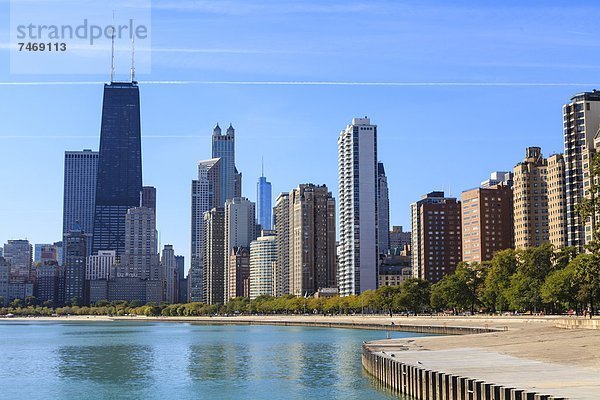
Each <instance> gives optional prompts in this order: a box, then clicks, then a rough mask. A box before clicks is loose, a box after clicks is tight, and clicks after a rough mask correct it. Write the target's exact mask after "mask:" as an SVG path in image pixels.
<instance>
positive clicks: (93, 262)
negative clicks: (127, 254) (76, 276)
mask: <svg viewBox="0 0 600 400" xmlns="http://www.w3.org/2000/svg"><path fill="white" fill-rule="evenodd" d="M116 263H117V255H116V252H115V251H114V250H100V251H99V252H98V254H93V255H91V256H88V258H87V265H86V268H85V279H86V280H87V281H95V280H98V279H109V278H110V277H111V274H112V273H111V271H113V270H114V268H115V265H116Z"/></svg>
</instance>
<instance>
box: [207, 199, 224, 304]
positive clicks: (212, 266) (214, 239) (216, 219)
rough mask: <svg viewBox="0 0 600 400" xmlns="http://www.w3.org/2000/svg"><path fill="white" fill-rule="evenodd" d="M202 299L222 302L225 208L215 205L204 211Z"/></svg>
mask: <svg viewBox="0 0 600 400" xmlns="http://www.w3.org/2000/svg"><path fill="white" fill-rule="evenodd" d="M204 241H205V244H204V246H203V247H204V255H203V257H202V259H203V263H204V265H203V270H204V285H203V286H204V293H205V295H204V297H205V299H204V301H205V302H206V303H207V304H223V300H224V297H225V296H224V293H223V290H224V289H225V284H224V274H225V265H224V263H225V254H227V255H229V253H226V252H225V247H224V245H225V210H224V209H223V208H222V207H216V208H213V209H212V210H210V211H208V212H206V213H204Z"/></svg>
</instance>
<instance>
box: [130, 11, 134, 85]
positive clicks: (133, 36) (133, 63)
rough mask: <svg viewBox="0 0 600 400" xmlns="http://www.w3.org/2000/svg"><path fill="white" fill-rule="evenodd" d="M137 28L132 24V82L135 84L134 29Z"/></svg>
mask: <svg viewBox="0 0 600 400" xmlns="http://www.w3.org/2000/svg"><path fill="white" fill-rule="evenodd" d="M134 27H135V22H133V21H132V22H131V29H132V31H131V82H132V83H133V82H135V35H134V33H133V28H134Z"/></svg>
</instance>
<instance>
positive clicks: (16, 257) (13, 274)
mask: <svg viewBox="0 0 600 400" xmlns="http://www.w3.org/2000/svg"><path fill="white" fill-rule="evenodd" d="M32 257H33V248H32V246H31V244H30V243H29V240H23V239H19V240H9V241H8V242H7V243H5V244H4V259H5V260H6V262H8V264H9V265H10V269H9V279H10V281H11V283H25V282H30V281H31V280H32V269H31V266H32Z"/></svg>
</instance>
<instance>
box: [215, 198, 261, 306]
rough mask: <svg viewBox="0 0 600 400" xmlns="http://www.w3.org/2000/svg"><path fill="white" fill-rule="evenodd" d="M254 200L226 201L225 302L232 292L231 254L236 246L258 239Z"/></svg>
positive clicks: (235, 199)
mask: <svg viewBox="0 0 600 400" xmlns="http://www.w3.org/2000/svg"><path fill="white" fill-rule="evenodd" d="M255 209H256V208H255V205H254V203H253V202H251V201H250V200H248V199H247V198H245V197H236V198H233V199H228V200H226V201H225V247H224V250H223V251H224V258H225V287H224V294H225V303H227V301H229V293H230V292H231V288H230V285H231V284H233V283H230V281H229V276H230V269H229V261H230V259H229V255H230V253H231V249H233V248H236V247H250V242H251V241H253V240H254V239H256V213H255Z"/></svg>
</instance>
